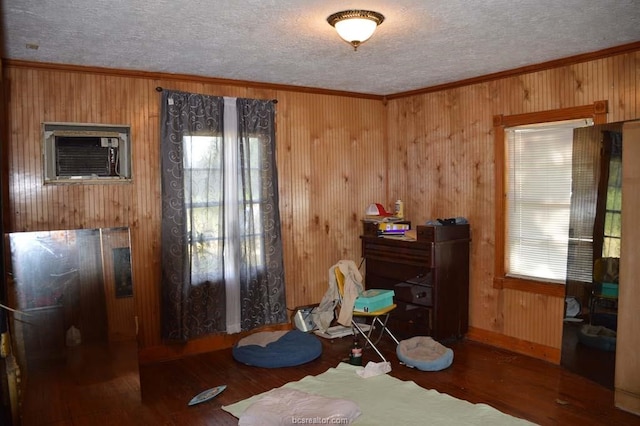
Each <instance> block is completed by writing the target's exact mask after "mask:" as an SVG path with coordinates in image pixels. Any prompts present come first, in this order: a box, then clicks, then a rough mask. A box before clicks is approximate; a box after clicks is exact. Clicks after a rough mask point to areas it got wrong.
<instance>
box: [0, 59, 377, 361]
mask: <svg viewBox="0 0 640 426" xmlns="http://www.w3.org/2000/svg"><path fill="white" fill-rule="evenodd" d="M5 72H6V74H5V75H6V81H8V83H9V102H8V115H9V117H10V122H9V123H8V127H9V129H8V132H7V133H8V141H7V156H8V159H9V160H8V164H7V167H8V175H9V182H8V186H9V206H8V208H7V216H6V217H7V221H8V222H9V223H8V229H7V231H8V232H18V231H35V230H51V229H77V228H106V227H120V226H126V227H129V228H130V231H131V256H132V263H133V271H132V274H133V281H134V284H133V285H134V303H135V315H137V317H138V320H139V335H138V340H139V345H140V347H141V348H142V349H143V350H145V349H148V348H154V347H162V346H163V344H162V341H161V337H160V320H161V318H160V218H161V211H160V208H161V201H160V189H161V188H160V153H159V126H160V118H159V114H160V95H159V94H158V92H157V91H156V90H155V89H156V87H157V86H161V87H164V88H168V89H176V90H183V91H189V92H197V93H205V94H211V95H219V96H236V97H249V98H258V99H274V98H275V99H277V100H278V104H277V159H278V173H279V186H280V191H279V193H280V206H281V215H282V228H283V238H284V253H285V273H286V285H287V305H288V307H289V308H290V309H293V308H295V307H296V306H303V305H307V304H312V303H318V302H319V301H320V299H321V298H322V296H323V294H324V293H325V291H326V289H327V280H328V270H329V267H330V266H331V265H333V264H334V263H335V262H337V261H338V260H340V259H354V260H358V259H359V258H360V240H359V238H358V237H359V235H360V229H361V225H360V219H361V218H362V215H363V214H364V210H365V208H366V206H367V205H368V204H369V203H371V202H375V201H385V198H386V193H385V191H386V169H385V167H386V158H385V156H384V155H383V154H381V153H382V152H383V149H384V147H385V142H386V139H385V128H386V111H385V107H384V105H383V102H382V101H381V100H380V99H368V98H366V97H360V98H358V97H351V96H336V95H328V94H312V93H301V92H296V91H286V90H271V89H265V88H258V87H256V88H248V87H242V86H237V85H220V84H213V83H203V82H200V81H182V80H177V79H174V78H170V79H165V80H163V79H162V78H158V79H153V78H150V77H148V76H146V75H145V76H140V77H137V76H135V75H122V73H113V74H112V75H110V74H105V73H104V72H92V70H89V69H87V70H82V69H79V70H78V69H71V70H69V69H60V67H57V68H56V67H54V66H52V67H49V66H46V65H43V64H20V63H17V64H16V63H14V64H9V65H7V66H6V67H5ZM42 122H83V123H105V124H130V125H131V135H132V148H133V152H132V170H133V182H132V183H131V184H108V185H83V184H79V185H58V186H53V185H48V186H43V183H42V182H43V177H42V157H41V144H42V140H41V134H40V126H41V123H42ZM108 291H111V290H108ZM118 301H121V299H118ZM118 321H119V323H120V324H122V323H123V322H127V320H126V319H123V318H119V319H118ZM227 344H228V342H227ZM207 348H208V346H207V344H201V345H200V346H197V349H196V350H205V349H207ZM162 354H163V356H164V355H166V353H162Z"/></svg>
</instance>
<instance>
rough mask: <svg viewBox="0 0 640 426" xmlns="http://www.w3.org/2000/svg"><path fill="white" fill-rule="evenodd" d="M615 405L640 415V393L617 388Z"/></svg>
mask: <svg viewBox="0 0 640 426" xmlns="http://www.w3.org/2000/svg"><path fill="white" fill-rule="evenodd" d="M614 405H615V406H616V408H619V409H621V410H623V411H627V412H629V413H631V414H635V415H637V416H640V395H638V394H636V393H632V392H629V391H626V390H624V389H620V388H616V390H615V396H614Z"/></svg>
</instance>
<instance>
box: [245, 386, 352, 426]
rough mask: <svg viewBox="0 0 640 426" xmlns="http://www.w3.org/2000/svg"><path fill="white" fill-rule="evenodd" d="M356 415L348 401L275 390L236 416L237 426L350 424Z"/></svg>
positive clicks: (289, 390)
mask: <svg viewBox="0 0 640 426" xmlns="http://www.w3.org/2000/svg"><path fill="white" fill-rule="evenodd" d="M360 414H362V412H361V411H360V408H359V407H358V405H357V404H356V403H355V402H353V401H350V400H348V399H341V398H327V397H325V396H321V395H314V394H310V393H307V392H303V391H299V390H295V389H287V388H277V389H273V390H271V391H269V392H267V393H265V394H263V395H262V396H261V397H260V398H259V399H258V400H257V401H256V402H254V403H253V404H251V405H249V406H248V407H247V409H246V410H244V411H243V412H242V414H241V415H240V417H239V419H238V426H285V425H295V424H311V423H314V424H351V422H353V420H355V419H356V418H357V417H358V416H359V415H360Z"/></svg>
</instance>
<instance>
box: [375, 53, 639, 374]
mask: <svg viewBox="0 0 640 426" xmlns="http://www.w3.org/2000/svg"><path fill="white" fill-rule="evenodd" d="M598 100H608V103H609V114H608V122H617V121H625V120H632V119H637V118H639V117H640V52H637V51H636V52H632V53H627V54H621V55H616V56H611V57H607V58H603V59H597V60H591V61H588V62H583V63H578V64H573V65H566V66H560V67H556V68H553V69H549V70H544V71H538V72H532V73H528V74H522V75H518V76H511V77H506V78H500V79H495V80H492V81H487V82H482V83H477V84H470V85H467V86H463V87H459V88H452V89H448V90H441V91H437V92H432V93H425V94H417V95H414V96H409V97H404V98H398V99H392V100H390V101H389V104H388V125H387V126H388V140H389V163H390V164H391V165H392V166H391V167H390V173H389V188H390V191H389V192H390V194H391V195H393V196H398V197H400V198H402V199H403V200H405V214H406V215H407V216H408V217H409V218H410V219H411V220H412V221H413V222H414V223H422V222H424V221H426V220H429V219H434V218H441V217H455V216H464V217H466V218H468V219H469V221H470V223H471V234H472V235H471V237H472V243H471V249H472V250H471V283H470V303H471V306H470V325H471V332H470V336H471V337H472V338H476V339H478V340H483V341H487V342H489V343H493V344H498V345H501V346H506V347H509V348H511V349H517V350H520V351H522V352H527V353H531V354H534V355H537V356H540V357H542V358H546V359H549V360H551V361H554V362H559V356H560V348H561V339H562V319H563V315H564V299H563V298H561V297H557V296H555V297H554V296H549V295H540V294H531V293H526V292H522V291H517V290H512V289H504V290H498V289H494V288H493V274H494V273H493V267H494V266H493V265H494V258H493V257H494V233H495V229H494V228H495V224H494V220H495V218H494V217H495V213H496V212H495V211H494V200H495V197H496V194H495V192H494V175H493V167H494V158H493V141H494V137H493V129H492V116H493V115H498V114H504V115H512V114H520V113H530V112H536V111H545V110H553V109H558V108H565V107H572V106H580V105H586V104H592V103H593V102H595V101H598ZM623 239H624V238H623Z"/></svg>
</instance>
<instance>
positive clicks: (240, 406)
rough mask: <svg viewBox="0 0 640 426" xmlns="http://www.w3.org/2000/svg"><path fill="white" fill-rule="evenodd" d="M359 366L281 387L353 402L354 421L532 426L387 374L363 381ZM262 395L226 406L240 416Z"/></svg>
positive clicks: (341, 366) (374, 423)
mask: <svg viewBox="0 0 640 426" xmlns="http://www.w3.org/2000/svg"><path fill="white" fill-rule="evenodd" d="M358 368H362V367H356V366H353V365H349V364H345V363H340V364H339V365H338V366H337V367H336V368H330V369H328V370H327V371H326V372H324V373H322V374H319V375H317V376H306V377H304V378H303V379H301V380H299V381H297V382H291V383H287V384H285V385H284V386H283V388H291V389H297V390H300V391H303V392H308V393H312V394H316V395H322V396H326V397H332V398H343V399H347V400H351V401H354V402H355V403H356V404H357V405H358V407H360V410H361V411H362V415H361V416H359V417H358V418H357V419H356V420H355V421H354V422H353V424H354V425H385V426H386V425H394V424H402V425H424V424H429V425H447V426H449V425H452V424H455V425H458V426H462V425H492V426H498V425H532V423H530V422H528V421H526V420H522V419H519V418H517V417H513V416H510V415H508V414H505V413H502V412H501V411H499V410H496V409H495V408H493V407H491V406H489V405H487V404H472V403H470V402H468V401H464V400H461V399H457V398H454V397H452V396H450V395H447V394H444V393H440V392H438V391H435V390H433V389H431V390H428V389H425V388H422V387H420V386H418V385H417V384H415V383H414V382H411V381H402V380H399V379H396V378H395V377H391V376H389V375H386V374H384V375H380V376H375V377H369V378H366V379H365V378H363V377H360V376H359V375H358V374H357V373H356V371H357V369H358ZM262 395H263V394H259V395H255V396H253V397H251V398H248V399H245V400H243V401H239V402H237V403H235V404H232V405H227V406H223V407H222V409H223V410H225V411H227V412H229V413H231V414H232V415H234V416H235V417H238V418H240V416H241V414H242V413H243V411H244V410H245V409H246V408H247V407H248V406H249V405H250V404H252V403H253V402H255V401H256V400H258V399H259V398H260V397H261V396H262Z"/></svg>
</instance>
